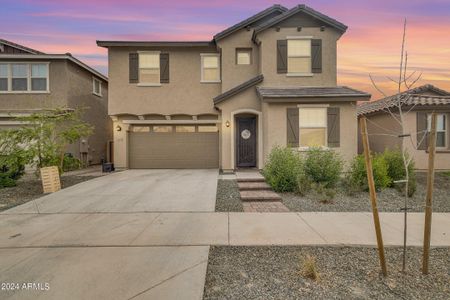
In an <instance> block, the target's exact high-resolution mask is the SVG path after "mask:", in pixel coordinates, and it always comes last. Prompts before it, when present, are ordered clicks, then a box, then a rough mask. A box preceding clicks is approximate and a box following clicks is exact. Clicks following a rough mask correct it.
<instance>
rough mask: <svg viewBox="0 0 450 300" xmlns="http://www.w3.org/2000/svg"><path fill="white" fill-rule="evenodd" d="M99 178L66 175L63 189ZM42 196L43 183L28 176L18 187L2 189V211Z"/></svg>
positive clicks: (62, 181) (0, 202)
mask: <svg viewBox="0 0 450 300" xmlns="http://www.w3.org/2000/svg"><path fill="white" fill-rule="evenodd" d="M97 177H98V176H72V175H65V176H62V177H61V187H62V188H66V187H69V186H72V185H75V184H78V183H80V182H83V181H87V180H91V179H94V178H97ZM42 196H44V194H43V193H42V183H41V181H40V180H39V179H37V178H36V176H34V175H33V174H26V175H24V176H23V177H22V178H21V179H20V180H19V181H18V182H17V186H14V187H10V188H3V189H0V211H2V210H6V209H9V208H11V207H14V206H17V205H20V204H23V203H26V202H28V201H31V200H33V199H37V198H40V197H42Z"/></svg>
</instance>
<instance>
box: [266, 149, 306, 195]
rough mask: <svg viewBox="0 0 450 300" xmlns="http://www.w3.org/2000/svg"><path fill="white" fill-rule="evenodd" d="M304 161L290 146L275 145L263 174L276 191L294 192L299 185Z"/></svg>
mask: <svg viewBox="0 0 450 300" xmlns="http://www.w3.org/2000/svg"><path fill="white" fill-rule="evenodd" d="M301 165H302V161H301V159H300V156H299V155H298V153H296V152H294V151H293V150H291V149H290V148H281V147H278V146H277V147H274V148H273V149H272V151H271V152H270V155H269V158H268V160H267V163H266V165H265V167H264V169H263V175H264V177H265V178H266V181H267V183H268V184H269V185H270V186H271V187H272V188H273V189H274V191H276V192H293V191H294V190H295V189H296V186H297V178H298V175H299V174H300V170H301Z"/></svg>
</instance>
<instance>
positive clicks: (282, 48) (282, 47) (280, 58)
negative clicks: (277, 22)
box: [277, 40, 287, 74]
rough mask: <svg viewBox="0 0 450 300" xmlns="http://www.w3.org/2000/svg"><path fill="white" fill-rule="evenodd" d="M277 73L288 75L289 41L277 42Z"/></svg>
mask: <svg viewBox="0 0 450 300" xmlns="http://www.w3.org/2000/svg"><path fill="white" fill-rule="evenodd" d="M277 73H278V74H283V73H287V40H278V41H277Z"/></svg>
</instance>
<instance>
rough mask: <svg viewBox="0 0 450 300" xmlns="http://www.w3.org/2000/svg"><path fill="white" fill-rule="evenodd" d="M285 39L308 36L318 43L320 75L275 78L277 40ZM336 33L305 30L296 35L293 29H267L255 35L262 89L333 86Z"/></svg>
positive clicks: (334, 31) (276, 75) (337, 35)
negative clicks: (262, 80) (320, 63)
mask: <svg viewBox="0 0 450 300" xmlns="http://www.w3.org/2000/svg"><path fill="white" fill-rule="evenodd" d="M289 36H311V37H312V38H313V39H322V73H316V74H313V75H312V76H307V77H289V76H287V75H286V74H277V59H276V58H277V40H283V39H286V38H287V37H289ZM339 37H340V33H338V32H337V31H336V30H334V29H332V28H328V27H327V28H326V29H325V31H320V28H313V27H305V28H302V30H301V31H300V32H299V31H297V28H280V31H278V32H277V31H276V30H275V29H274V28H270V29H267V30H265V31H263V32H261V33H260V34H259V35H258V39H259V40H260V41H261V46H260V55H261V66H260V68H261V72H262V74H264V82H263V84H262V85H263V86H336V47H337V45H336V43H337V40H338V39H339Z"/></svg>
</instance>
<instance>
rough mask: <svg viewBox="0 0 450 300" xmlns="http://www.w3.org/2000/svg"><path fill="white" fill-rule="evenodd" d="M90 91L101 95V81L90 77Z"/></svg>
mask: <svg viewBox="0 0 450 300" xmlns="http://www.w3.org/2000/svg"><path fill="white" fill-rule="evenodd" d="M92 93H93V94H94V95H97V96H99V97H101V96H102V82H101V81H100V80H98V79H97V78H93V79H92Z"/></svg>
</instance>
